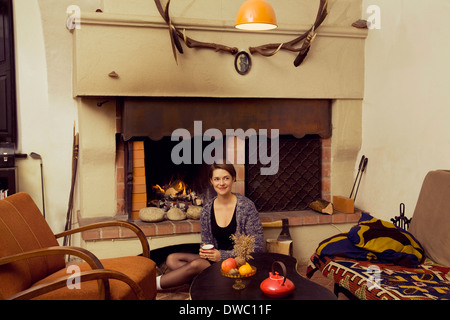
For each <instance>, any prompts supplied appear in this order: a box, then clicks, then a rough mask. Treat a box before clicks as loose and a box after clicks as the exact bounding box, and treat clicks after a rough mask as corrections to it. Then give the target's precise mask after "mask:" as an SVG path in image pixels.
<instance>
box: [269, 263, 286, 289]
mask: <svg viewBox="0 0 450 320" xmlns="http://www.w3.org/2000/svg"><path fill="white" fill-rule="evenodd" d="M275 264H278V265H279V266H280V267H281V269H282V270H283V283H282V284H281V285H282V286H284V283H285V282H286V266H285V265H284V263H283V262H282V261H274V262H273V263H272V273H273V274H275Z"/></svg>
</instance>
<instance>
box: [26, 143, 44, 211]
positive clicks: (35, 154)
mask: <svg viewBox="0 0 450 320" xmlns="http://www.w3.org/2000/svg"><path fill="white" fill-rule="evenodd" d="M30 157H31V158H33V159H37V160H40V162H41V189H42V214H43V216H44V219H45V200H44V175H43V173H42V157H41V155H40V154H38V153H36V152H32V153H30Z"/></svg>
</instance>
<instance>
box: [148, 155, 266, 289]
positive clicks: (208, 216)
mask: <svg viewBox="0 0 450 320" xmlns="http://www.w3.org/2000/svg"><path fill="white" fill-rule="evenodd" d="M209 179H210V182H211V184H212V185H213V187H214V190H215V191H216V193H217V196H216V197H215V198H213V199H212V200H211V201H210V202H209V203H207V204H206V205H205V206H204V207H203V209H202V212H201V215H200V225H201V238H202V243H203V244H213V245H214V249H213V250H204V249H201V248H200V251H199V254H193V253H173V254H171V255H169V256H168V257H167V260H166V264H167V266H168V267H169V269H170V270H171V272H169V273H167V274H164V275H162V276H159V277H157V279H156V283H157V287H158V289H165V288H170V287H174V286H178V285H181V284H184V283H186V282H188V281H190V280H191V279H192V278H193V277H194V276H196V275H197V274H199V273H200V272H202V271H203V270H204V269H206V268H208V267H209V266H210V265H211V263H213V262H218V261H221V260H224V259H226V258H229V257H231V255H232V250H233V242H232V241H231V239H230V236H231V235H232V234H234V233H236V232H239V233H241V234H246V235H254V236H255V252H262V251H264V236H263V229H262V225H261V220H260V219H259V214H258V211H257V210H256V208H255V205H254V203H253V202H252V201H251V200H250V199H248V198H246V197H244V196H243V195H241V194H239V193H236V194H235V193H232V192H231V190H232V186H233V183H234V182H235V181H236V171H235V169H234V167H233V165H231V164H216V163H214V164H212V165H211V167H210V172H209Z"/></svg>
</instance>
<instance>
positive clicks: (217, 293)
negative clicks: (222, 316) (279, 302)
mask: <svg viewBox="0 0 450 320" xmlns="http://www.w3.org/2000/svg"><path fill="white" fill-rule="evenodd" d="M252 256H253V257H254V259H253V260H251V261H250V264H251V265H253V266H255V267H256V268H257V272H256V274H255V275H254V276H252V277H250V278H244V279H243V280H242V282H243V283H244V284H245V288H244V289H242V290H235V289H233V287H232V286H233V283H234V282H235V279H231V278H227V277H224V276H222V274H221V272H220V266H221V263H214V264H212V265H211V266H210V267H208V268H207V269H205V270H204V271H203V272H202V273H200V274H199V275H198V276H197V277H196V278H195V279H194V280H193V282H192V284H191V288H190V296H191V299H192V300H273V298H270V297H268V296H266V295H265V294H264V293H263V292H262V291H261V289H260V288H259V285H260V284H261V282H262V281H263V280H264V279H266V278H268V277H269V272H270V271H271V270H272V263H273V262H274V261H282V262H283V263H284V264H285V265H286V270H287V278H288V279H289V280H291V281H292V282H293V283H294V284H295V291H294V292H293V293H292V294H291V295H289V296H287V297H284V298H281V299H283V300H336V299H337V298H336V296H335V295H334V294H333V292H331V291H330V290H328V289H327V288H325V287H322V286H321V285H319V284H317V283H315V282H312V281H310V280H308V279H306V278H304V277H302V276H300V275H299V274H298V273H297V260H296V259H295V258H293V257H290V256H287V255H283V254H277V253H260V254H253V255H252Z"/></svg>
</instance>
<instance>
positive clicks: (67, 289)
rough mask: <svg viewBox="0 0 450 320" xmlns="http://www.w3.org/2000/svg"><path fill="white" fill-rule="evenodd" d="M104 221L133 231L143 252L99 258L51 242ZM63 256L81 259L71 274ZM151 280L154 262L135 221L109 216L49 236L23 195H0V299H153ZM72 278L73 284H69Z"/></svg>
mask: <svg viewBox="0 0 450 320" xmlns="http://www.w3.org/2000/svg"><path fill="white" fill-rule="evenodd" d="M107 226H121V227H126V228H129V229H131V230H133V231H134V232H135V233H136V235H137V236H138V238H139V240H140V242H141V244H142V248H143V255H142V256H130V257H120V258H112V259H102V260H99V259H98V258H97V257H96V256H95V255H94V254H93V253H91V252H89V251H88V250H86V249H83V248H79V247H63V246H59V244H58V242H57V239H58V238H61V237H64V236H66V235H70V234H73V233H76V232H81V231H84V230H88V229H93V228H101V227H107ZM65 255H72V256H76V257H79V258H80V259H82V260H84V262H83V263H80V264H78V265H77V267H76V268H75V271H77V272H76V273H73V271H71V270H72V269H73V267H71V268H70V269H69V268H68V267H69V266H66V262H65V258H64V256H65ZM74 277H77V278H76V281H75V280H74V279H75V278H74ZM155 279H156V265H155V263H154V262H153V261H152V260H150V250H149V245H148V242H147V239H146V237H145V235H144V233H143V232H142V230H141V229H139V227H137V226H136V225H134V224H132V223H129V222H125V221H111V222H106V223H96V224H92V225H88V226H84V227H82V228H78V229H74V230H69V231H66V232H63V233H60V234H57V235H54V234H53V232H52V231H51V229H50V227H49V226H48V224H47V222H46V221H45V219H44V218H43V216H42V214H41V212H40V210H39V209H38V208H37V206H36V205H35V203H34V202H33V200H32V199H31V197H30V196H29V195H28V194H26V193H18V194H15V195H12V196H10V197H8V198H6V199H4V200H0V298H1V299H47V300H73V299H81V300H90V299H99V298H100V299H114V300H116V299H117V300H122V299H154V298H155V297H156V280H155ZM78 281H79V282H78ZM74 283H75V284H78V285H70V284H74ZM68 284H69V285H68Z"/></svg>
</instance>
